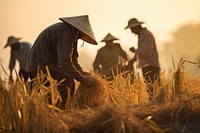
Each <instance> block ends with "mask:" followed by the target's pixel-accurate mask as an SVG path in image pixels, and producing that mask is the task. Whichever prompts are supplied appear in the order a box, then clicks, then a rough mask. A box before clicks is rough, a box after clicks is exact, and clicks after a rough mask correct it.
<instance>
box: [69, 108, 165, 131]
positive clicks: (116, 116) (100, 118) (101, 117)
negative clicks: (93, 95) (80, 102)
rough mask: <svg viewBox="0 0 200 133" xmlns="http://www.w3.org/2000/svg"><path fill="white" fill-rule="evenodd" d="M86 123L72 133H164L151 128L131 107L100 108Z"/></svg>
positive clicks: (155, 127) (73, 129)
mask: <svg viewBox="0 0 200 133" xmlns="http://www.w3.org/2000/svg"><path fill="white" fill-rule="evenodd" d="M95 111H96V113H95V115H94V116H93V117H91V118H90V119H87V120H84V121H85V123H84V124H82V125H79V126H76V127H74V128H72V129H71V130H70V131H71V132H72V133H91V132H92V133H163V132H162V131H161V130H160V129H159V128H158V127H157V125H156V124H155V125H154V126H152V125H151V126H152V127H154V129H151V128H150V126H149V125H150V124H149V122H147V121H146V120H144V119H141V118H139V117H138V116H136V115H135V114H134V108H133V107H131V106H121V105H120V106H119V105H109V106H106V107H102V108H98V110H95Z"/></svg>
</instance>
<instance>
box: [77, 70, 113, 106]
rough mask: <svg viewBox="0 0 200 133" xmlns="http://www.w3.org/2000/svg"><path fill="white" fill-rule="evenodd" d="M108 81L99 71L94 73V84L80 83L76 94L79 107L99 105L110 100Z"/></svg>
mask: <svg viewBox="0 0 200 133" xmlns="http://www.w3.org/2000/svg"><path fill="white" fill-rule="evenodd" d="M109 89H110V86H109V84H108V82H107V81H106V80H105V79H103V78H102V77H101V76H100V75H98V74H97V73H95V74H94V82H93V84H92V86H87V85H85V84H80V85H79V86H78V88H77V91H76V94H75V101H76V103H77V105H78V106H79V107H84V106H88V107H98V106H101V105H105V104H107V103H108V102H109V99H110V98H109Z"/></svg>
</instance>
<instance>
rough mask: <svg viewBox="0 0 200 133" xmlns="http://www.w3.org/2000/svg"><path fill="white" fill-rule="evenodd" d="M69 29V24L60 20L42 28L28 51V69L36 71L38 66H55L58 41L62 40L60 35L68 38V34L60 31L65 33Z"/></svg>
mask: <svg viewBox="0 0 200 133" xmlns="http://www.w3.org/2000/svg"><path fill="white" fill-rule="evenodd" d="M69 30H70V28H69V25H68V24H65V23H62V22H59V23H56V24H53V25H51V26H49V27H47V28H46V29H45V30H43V31H42V32H41V33H40V35H39V36H38V38H37V39H36V41H35V42H34V44H33V47H32V50H31V52H30V55H29V64H28V71H37V67H38V66H40V67H43V66H45V65H47V66H51V65H52V66H56V64H58V57H57V56H58V55H57V47H59V44H60V43H59V41H62V39H61V38H62V37H65V38H68V36H62V32H63V33H64V32H65V33H66V32H68V31H69ZM69 33H71V32H69ZM65 35H66V34H65ZM69 39H70V38H69Z"/></svg>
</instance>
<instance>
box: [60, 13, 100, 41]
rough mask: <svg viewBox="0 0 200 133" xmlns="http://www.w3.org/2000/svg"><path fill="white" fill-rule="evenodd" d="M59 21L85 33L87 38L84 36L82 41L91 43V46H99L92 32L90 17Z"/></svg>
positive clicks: (84, 16) (69, 18)
mask: <svg viewBox="0 0 200 133" xmlns="http://www.w3.org/2000/svg"><path fill="white" fill-rule="evenodd" d="M59 19H60V20H61V21H63V22H66V23H68V24H70V25H72V26H73V27H75V28H77V29H78V30H80V31H81V32H83V33H84V34H85V35H86V36H83V37H82V40H84V41H86V42H89V43H91V44H94V45H97V41H96V39H95V37H94V33H93V31H92V28H91V25H90V21H89V18H88V15H83V16H75V17H66V18H59Z"/></svg>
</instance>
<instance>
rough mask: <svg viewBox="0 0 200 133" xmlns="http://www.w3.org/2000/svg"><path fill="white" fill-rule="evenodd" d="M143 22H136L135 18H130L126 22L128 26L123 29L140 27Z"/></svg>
mask: <svg viewBox="0 0 200 133" xmlns="http://www.w3.org/2000/svg"><path fill="white" fill-rule="evenodd" d="M144 23H145V22H140V21H138V20H137V19H136V18H132V19H130V20H129V21H128V25H127V26H126V27H125V29H127V28H132V27H137V26H140V25H142V24H144Z"/></svg>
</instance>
